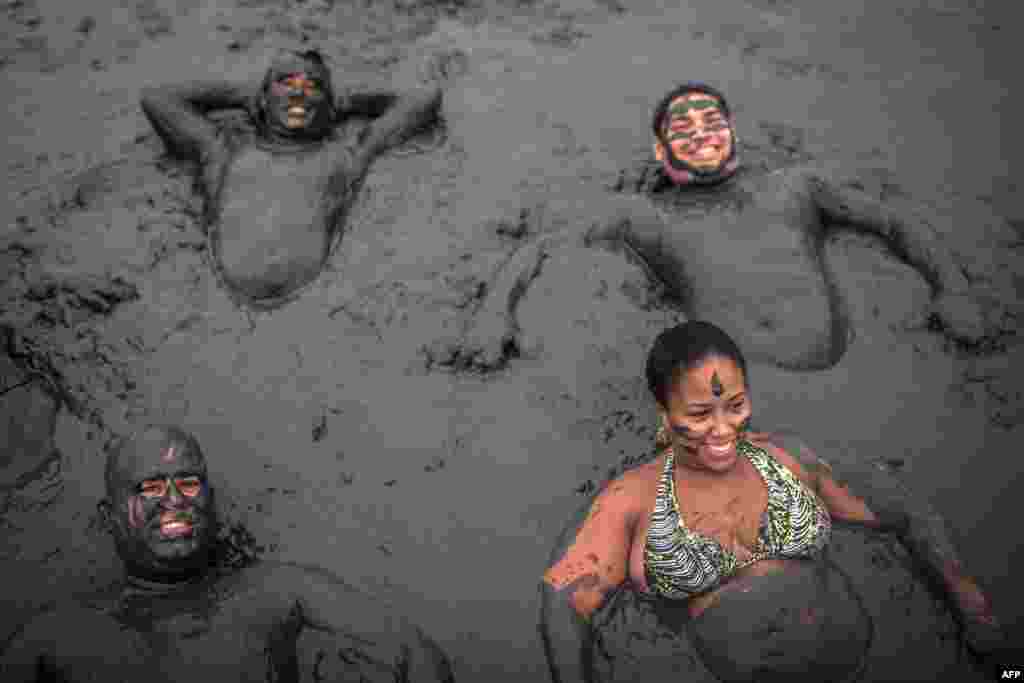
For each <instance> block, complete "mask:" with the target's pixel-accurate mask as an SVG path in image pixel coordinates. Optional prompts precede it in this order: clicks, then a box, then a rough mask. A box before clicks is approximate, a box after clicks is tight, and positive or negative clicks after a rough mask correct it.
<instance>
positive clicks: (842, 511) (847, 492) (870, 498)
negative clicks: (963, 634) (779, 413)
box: [765, 433, 1001, 649]
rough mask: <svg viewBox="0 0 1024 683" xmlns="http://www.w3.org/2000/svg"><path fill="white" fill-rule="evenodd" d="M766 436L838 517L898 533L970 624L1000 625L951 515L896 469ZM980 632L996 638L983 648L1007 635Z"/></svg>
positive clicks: (981, 626)
mask: <svg viewBox="0 0 1024 683" xmlns="http://www.w3.org/2000/svg"><path fill="white" fill-rule="evenodd" d="M765 441H766V442H767V443H768V444H770V446H774V447H775V448H774V449H771V450H773V451H774V454H775V455H777V456H778V459H779V460H780V461H786V460H789V462H788V463H787V464H789V465H790V467H791V468H793V469H795V470H796V471H798V473H799V474H800V476H801V479H803V480H804V481H805V482H808V483H809V484H811V486H812V487H813V488H814V489H815V492H816V493H818V495H819V496H820V497H821V499H822V500H823V501H824V502H825V504H826V506H827V507H828V508H829V512H830V514H831V515H832V517H833V518H835V519H841V520H843V521H845V522H850V523H854V524H863V525H865V526H868V527H871V528H875V529H879V530H882V531H889V532H892V533H894V534H896V536H897V537H898V538H899V539H900V541H901V543H902V544H903V546H904V547H905V548H906V549H907V551H908V552H909V553H910V555H911V556H912V557H913V558H914V560H915V561H916V562H917V564H918V565H919V566H920V567H921V569H922V570H923V571H924V572H925V573H926V574H927V575H928V576H929V577H930V578H931V579H932V580H933V581H934V582H936V583H937V584H938V585H940V586H942V587H943V588H944V589H945V591H946V592H947V594H948V597H949V598H951V601H952V604H953V605H954V606H955V607H956V609H957V612H958V614H959V616H960V618H961V619H962V620H963V621H964V622H965V623H966V624H967V625H968V627H969V628H975V631H979V629H980V630H981V631H985V630H986V629H987V628H992V629H998V620H997V619H996V618H995V616H994V614H993V613H992V606H991V604H990V602H989V600H988V599H987V597H986V596H985V594H984V593H983V592H982V590H981V589H980V587H979V586H978V584H977V582H976V581H975V580H974V579H973V578H971V577H970V576H969V575H968V574H966V573H965V570H964V568H963V565H962V564H961V562H960V558H959V556H958V554H957V552H956V548H955V547H954V546H953V542H952V540H951V539H950V535H949V530H948V525H947V523H946V520H945V519H943V517H942V516H941V515H940V514H939V513H938V512H937V511H936V510H935V509H934V508H933V507H932V506H931V505H930V504H929V503H928V502H927V501H925V500H923V499H922V498H921V497H920V496H918V495H915V494H914V492H912V491H911V490H909V489H908V487H907V486H906V485H905V484H903V482H902V481H900V480H899V479H898V478H897V477H896V475H895V474H894V473H892V472H891V471H889V470H888V469H887V468H884V467H883V466H882V465H881V464H880V463H871V462H863V463H861V464H860V466H859V467H856V468H855V467H843V468H836V467H835V466H833V465H832V464H830V463H829V462H827V461H826V460H825V459H823V458H822V457H820V456H819V455H818V454H817V453H815V452H814V451H813V450H812V449H811V448H810V447H809V446H808V445H807V444H806V443H805V442H804V441H803V440H802V439H800V438H799V437H797V436H796V435H794V434H791V433H771V434H770V435H767V436H766V439H765ZM780 450H781V452H780ZM794 461H795V467H794ZM974 635H975V636H977V637H978V638H981V639H983V640H986V641H990V642H986V643H982V644H981V645H978V647H979V648H982V649H983V648H984V647H987V646H989V645H992V644H993V642H991V641H994V642H996V643H997V642H998V641H999V639H1000V637H1001V636H1000V634H997V633H977V632H976V633H975V634H974ZM969 636H970V634H969ZM975 645H977V644H975Z"/></svg>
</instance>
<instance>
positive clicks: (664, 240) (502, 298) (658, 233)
mask: <svg viewBox="0 0 1024 683" xmlns="http://www.w3.org/2000/svg"><path fill="white" fill-rule="evenodd" d="M653 133H654V154H655V157H656V161H657V166H656V167H653V166H647V167H645V168H644V170H643V172H642V173H641V174H640V175H639V176H638V177H636V178H633V179H630V180H629V181H626V180H625V179H622V178H620V181H619V184H618V187H617V188H615V189H616V190H618V192H617V193H616V194H614V195H610V196H608V195H606V196H603V197H601V198H597V199H596V200H595V201H592V202H591V201H588V202H587V204H586V207H587V211H588V213H589V214H590V215H592V216H594V219H593V220H594V225H593V227H592V228H591V229H590V230H589V231H588V232H586V234H585V237H584V238H583V243H584V244H585V245H588V246H591V245H598V244H609V245H612V246H614V247H624V248H625V250H626V251H627V253H629V254H631V255H632V256H634V257H636V258H637V259H638V260H639V261H640V263H641V265H642V266H643V267H644V268H645V270H647V272H648V273H649V275H650V276H651V277H652V279H654V280H655V281H657V282H659V283H660V284H661V285H662V288H663V291H664V292H665V293H666V294H667V295H668V296H669V298H671V299H672V300H674V302H675V303H677V304H678V305H679V307H680V308H681V309H682V311H683V312H684V313H686V315H687V316H688V317H694V318H702V319H705V320H712V321H714V322H715V323H717V324H719V325H721V326H722V327H723V328H724V329H725V330H727V331H728V332H729V334H730V335H732V336H733V337H734V338H735V339H736V340H737V341H738V342H739V344H740V345H741V346H742V347H743V348H744V349H746V350H747V351H748V355H749V357H750V360H751V361H752V362H767V363H772V364H775V365H778V366H781V367H787V368H792V369H797V370H819V369H824V368H828V367H831V366H833V365H835V364H836V363H837V362H838V361H839V359H840V358H841V357H842V355H843V353H844V352H845V350H846V347H847V345H848V342H849V332H850V329H849V323H848V320H847V317H848V316H847V313H846V307H845V305H844V302H843V298H842V295H841V292H840V291H839V289H838V287H837V284H836V282H835V278H834V277H833V275H832V273H831V272H830V270H829V267H828V263H827V260H826V259H825V258H824V257H823V244H824V239H825V237H826V234H827V233H828V232H829V231H830V230H831V229H833V228H846V229H854V230H858V231H861V232H865V233H868V234H871V235H874V236H877V237H880V238H881V239H883V240H884V241H885V242H886V243H887V244H888V245H889V247H890V248H891V249H892V250H893V251H894V252H895V253H896V254H897V255H898V256H900V257H901V258H902V259H903V260H905V261H906V262H907V263H909V264H910V265H911V266H913V267H914V268H916V269H917V270H918V271H919V272H920V273H921V274H922V275H923V277H924V278H925V280H926V281H927V283H928V284H929V285H930V287H931V289H932V295H933V300H932V302H931V304H930V307H929V309H928V310H927V311H925V312H924V315H922V316H921V320H920V323H919V324H923V323H925V322H927V323H928V324H929V325H931V326H933V327H936V326H937V327H939V328H941V329H942V330H943V332H944V333H945V334H946V335H947V336H949V337H951V338H952V339H954V340H956V341H958V342H960V343H963V344H965V345H969V346H970V345H977V344H978V343H980V342H981V341H983V340H985V339H989V338H991V337H993V336H995V335H996V334H998V329H997V328H998V326H999V325H1000V324H1002V320H1000V319H998V313H999V311H998V310H997V309H996V304H995V302H992V303H991V305H989V304H986V306H985V310H984V311H983V310H982V307H981V305H980V304H979V301H978V300H977V298H976V297H974V296H972V295H973V294H974V293H973V292H972V293H970V294H969V293H968V290H969V282H968V280H967V278H966V277H965V275H964V273H963V272H962V270H961V268H960V267H959V266H958V265H957V264H956V263H955V262H954V261H953V259H952V257H951V255H950V254H949V253H948V251H947V250H946V249H944V248H943V246H942V244H941V243H940V240H939V236H938V235H937V234H936V233H935V231H934V230H933V229H932V228H931V226H930V225H929V224H928V222H927V221H926V220H925V219H924V218H923V217H922V216H920V215H918V214H917V212H916V211H914V212H908V213H898V212H897V211H896V210H895V209H893V208H892V207H890V206H887V205H883V204H881V203H879V202H878V201H875V200H873V199H872V198H871V197H869V196H868V195H867V194H865V193H864V192H861V191H858V190H856V189H853V188H851V187H848V186H844V185H840V184H839V183H837V182H835V181H834V180H833V179H831V178H829V177H827V175H826V174H825V173H824V171H823V170H822V169H819V168H812V167H809V166H795V167H788V168H782V169H778V170H774V171H771V172H764V171H759V170H754V169H749V168H746V167H744V166H743V165H742V164H741V163H740V159H739V142H738V139H737V136H736V132H735V128H734V123H733V119H732V115H731V113H730V110H729V107H728V104H727V103H726V101H725V98H724V96H723V95H722V94H721V93H720V92H718V91H717V90H715V89H714V88H712V87H710V86H708V85H704V84H701V83H686V84H684V85H681V86H679V87H677V88H675V89H674V90H672V91H671V92H670V93H668V94H667V95H666V96H665V97H664V98H663V99H662V101H661V102H660V103H659V104H658V106H657V108H656V109H655V112H654V120H653ZM633 189H635V190H637V191H638V192H643V193H644V194H643V195H627V194H625V193H623V192H622V191H623V190H633ZM644 195H646V196H644ZM652 200H653V201H652ZM668 217H671V218H670V221H669V220H666V218H668ZM579 234H580V231H579V230H578V229H574V230H572V231H571V232H569V233H559V234H557V235H549V236H547V237H544V238H541V239H538V240H535V241H534V242H532V243H530V244H528V245H526V246H524V247H522V248H521V249H519V250H518V252H516V253H515V254H514V255H513V256H512V258H510V259H509V261H508V263H507V265H505V266H504V267H503V268H502V269H501V271H499V273H498V274H497V275H496V276H495V278H494V282H493V283H492V285H491V287H490V288H489V292H490V293H489V295H488V299H487V300H485V302H484V303H483V305H482V306H481V310H480V311H479V312H478V313H477V315H476V317H475V319H474V321H473V323H472V326H471V329H470V330H469V331H468V333H467V334H466V338H465V339H462V340H460V341H459V342H458V343H457V344H456V345H454V346H453V347H452V348H447V349H440V350H438V353H439V355H440V356H441V358H440V363H441V364H444V365H456V366H463V367H468V368H477V369H484V370H486V369H491V368H493V367H497V366H500V365H501V364H503V363H504V361H505V360H506V359H507V357H508V356H509V355H510V354H512V355H514V353H515V351H516V349H517V342H518V339H517V338H516V336H517V334H518V332H519V330H518V328H517V326H516V322H515V308H516V305H517V302H518V301H519V300H520V299H521V298H522V296H523V294H524V292H525V291H526V290H527V288H528V287H529V284H530V281H531V280H532V278H534V277H536V275H537V274H538V273H539V271H540V264H541V263H542V262H543V259H544V256H545V253H546V251H548V250H550V249H551V248H553V247H555V246H557V245H558V244H559V243H560V242H564V241H566V239H567V238H568V240H570V241H575V240H577V239H578V237H577V235H579ZM443 345H444V343H443V342H442V346H443Z"/></svg>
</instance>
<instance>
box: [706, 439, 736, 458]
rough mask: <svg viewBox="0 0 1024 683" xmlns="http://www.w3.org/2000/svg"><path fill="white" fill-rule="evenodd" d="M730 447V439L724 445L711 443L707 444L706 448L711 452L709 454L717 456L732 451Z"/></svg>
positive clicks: (731, 444)
mask: <svg viewBox="0 0 1024 683" xmlns="http://www.w3.org/2000/svg"><path fill="white" fill-rule="evenodd" d="M732 447H733V443H732V442H731V441H730V442H729V443H727V444H725V445H724V446H712V445H711V444H708V445H707V448H708V450H709V451H710V452H711V455H712V456H715V457H719V458H721V457H724V456H726V455H729V454H730V453H732Z"/></svg>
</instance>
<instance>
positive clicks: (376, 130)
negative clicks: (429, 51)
mask: <svg viewBox="0 0 1024 683" xmlns="http://www.w3.org/2000/svg"><path fill="white" fill-rule="evenodd" d="M350 97H356V98H357V99H356V102H355V104H354V105H352V106H355V107H362V111H365V112H377V111H379V110H381V108H384V109H383V110H382V111H381V113H380V114H378V115H377V116H376V118H375V119H374V120H373V122H372V123H370V125H369V126H368V127H367V128H366V130H364V131H363V133H362V135H361V136H360V142H362V143H363V145H364V150H365V151H366V154H367V155H368V156H369V157H370V158H373V157H375V156H377V155H378V154H381V153H383V152H385V151H387V150H388V149H390V148H391V147H394V146H396V145H399V144H401V143H402V142H404V141H405V140H407V139H408V138H409V137H411V136H412V135H414V134H416V133H418V132H420V131H422V130H423V129H424V128H426V127H428V126H430V125H432V124H434V123H435V122H436V121H437V117H438V112H439V110H440V107H441V97H442V94H441V88H439V87H423V88H421V89H417V90H412V91H409V92H405V93H402V94H400V95H393V94H388V93H376V94H370V95H367V96H365V97H364V98H363V99H358V96H350ZM368 115H370V116H373V113H369V114H368Z"/></svg>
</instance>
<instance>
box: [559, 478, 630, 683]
mask: <svg viewBox="0 0 1024 683" xmlns="http://www.w3.org/2000/svg"><path fill="white" fill-rule="evenodd" d="M628 478H629V474H628V473H627V475H624V476H623V477H620V478H619V479H616V480H614V481H612V482H610V483H609V484H608V485H607V486H606V487H605V488H604V489H603V490H601V491H600V492H599V493H598V494H597V495H596V496H595V497H594V498H593V499H592V500H591V501H588V503H587V504H585V505H583V506H582V507H581V508H580V509H579V510H577V512H576V514H575V515H574V517H573V519H572V520H571V521H570V522H569V524H568V525H567V526H566V527H565V529H564V530H563V531H562V533H561V534H560V535H559V537H558V540H557V542H556V544H555V547H554V549H553V550H552V553H551V559H550V562H549V569H548V570H547V571H546V572H545V573H544V576H543V578H542V580H541V584H540V591H541V613H540V625H539V628H540V635H541V641H542V642H543V644H544V652H545V654H546V655H547V659H548V666H549V668H550V672H551V679H552V681H553V682H554V683H582V682H584V681H586V682H589V681H592V680H594V671H593V661H594V658H593V649H594V638H595V634H594V631H593V627H592V625H591V619H592V617H593V616H594V613H595V612H596V611H597V610H598V609H600V608H601V606H602V605H603V604H604V603H605V601H606V600H607V599H608V598H609V597H610V596H611V595H612V594H613V593H614V592H615V591H616V589H618V588H619V587H620V586H621V585H622V584H623V583H624V582H625V581H626V578H627V575H628V561H629V547H630V541H631V536H632V531H633V527H634V525H635V521H636V515H635V514H634V510H635V508H636V505H635V504H634V501H635V494H633V493H631V490H630V489H631V487H630V485H629V483H628Z"/></svg>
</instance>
